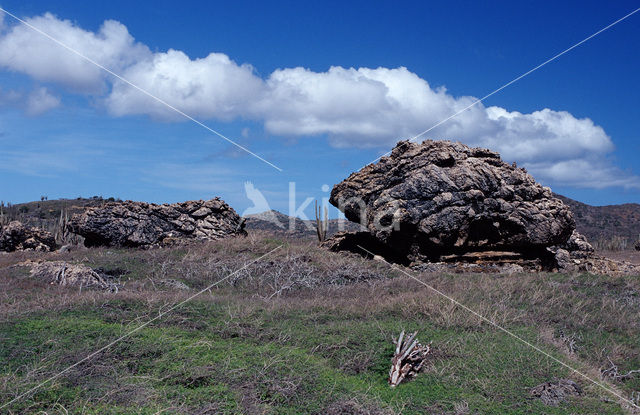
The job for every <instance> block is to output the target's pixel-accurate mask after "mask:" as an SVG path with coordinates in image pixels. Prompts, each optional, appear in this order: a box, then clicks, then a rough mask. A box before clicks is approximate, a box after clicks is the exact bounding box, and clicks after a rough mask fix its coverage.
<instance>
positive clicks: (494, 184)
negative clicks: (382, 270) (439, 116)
mask: <svg viewBox="0 0 640 415" xmlns="http://www.w3.org/2000/svg"><path fill="white" fill-rule="evenodd" d="M330 202H331V203H332V204H333V205H334V206H336V207H338V208H339V209H340V210H341V211H342V212H344V214H345V216H346V217H347V218H348V219H350V220H351V221H354V222H360V223H361V224H363V225H364V226H365V227H366V228H367V230H368V232H365V233H360V234H355V233H350V234H342V235H337V236H336V237H334V239H333V240H330V241H329V242H328V243H327V245H328V246H329V247H331V248H333V249H341V248H340V246H343V247H345V246H350V247H352V246H354V245H358V242H359V241H360V242H361V243H362V244H363V245H365V246H364V247H369V248H371V249H372V250H373V251H375V252H374V253H375V254H379V255H383V256H385V257H387V258H390V259H392V260H394V261H397V262H406V263H409V262H414V261H418V262H428V261H446V260H453V259H455V258H456V257H457V256H464V255H466V254H468V253H469V252H489V253H490V257H492V258H499V257H501V256H506V257H511V256H513V254H516V255H519V256H521V257H523V258H525V259H531V258H543V260H544V258H546V260H552V257H553V255H551V253H550V251H548V250H547V249H546V248H548V247H551V246H558V245H562V244H564V243H565V242H567V240H568V239H569V237H570V236H571V235H572V233H573V231H574V229H575V223H574V220H573V216H572V214H571V211H570V210H569V208H568V207H567V206H566V205H565V204H564V203H562V201H560V200H559V199H557V198H555V197H553V195H552V193H551V190H550V189H549V188H546V187H543V186H541V185H540V184H538V183H536V181H535V180H534V179H533V177H531V175H529V174H527V172H526V171H525V170H524V169H521V168H518V167H516V166H515V164H513V165H511V164H508V163H505V162H504V161H502V160H501V159H500V155H499V154H498V153H495V152H493V151H490V150H487V149H482V148H471V147H468V146H466V145H464V144H461V143H452V142H448V141H431V140H429V141H425V142H423V143H422V144H414V143H411V142H408V141H401V142H399V143H398V144H397V145H396V147H395V148H394V149H393V151H392V152H391V154H390V155H389V156H388V157H383V158H382V159H380V161H379V162H378V163H375V164H370V165H368V166H366V167H364V168H363V169H362V170H360V171H358V172H355V173H353V174H351V175H350V176H349V177H348V178H347V179H346V180H344V181H343V182H341V183H339V184H337V185H336V186H335V187H334V188H333V190H332V192H331V199H330Z"/></svg>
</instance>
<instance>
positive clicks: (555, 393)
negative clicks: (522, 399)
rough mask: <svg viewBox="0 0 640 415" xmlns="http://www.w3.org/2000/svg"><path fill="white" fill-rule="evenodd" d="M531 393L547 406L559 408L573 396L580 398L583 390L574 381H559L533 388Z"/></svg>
mask: <svg viewBox="0 0 640 415" xmlns="http://www.w3.org/2000/svg"><path fill="white" fill-rule="evenodd" d="M529 393H531V396H533V397H535V398H539V399H540V400H541V401H542V402H543V403H544V404H545V405H549V406H558V405H559V404H561V403H563V402H565V401H567V400H568V399H570V398H571V397H572V396H580V395H581V394H582V388H581V387H580V386H579V385H578V384H577V383H575V382H574V381H572V380H569V379H558V380H553V381H550V382H545V383H542V384H540V385H538V386H536V387H534V388H532V389H531V390H530V391H529Z"/></svg>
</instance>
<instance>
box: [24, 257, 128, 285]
mask: <svg viewBox="0 0 640 415" xmlns="http://www.w3.org/2000/svg"><path fill="white" fill-rule="evenodd" d="M23 265H29V266H31V276H32V277H34V278H38V279H41V280H44V281H46V282H48V283H49V284H52V285H61V286H70V287H82V288H85V287H86V288H97V289H102V290H109V291H112V292H117V291H118V285H117V284H116V283H114V282H112V281H109V279H108V278H107V277H106V275H104V274H102V275H101V274H99V273H98V272H97V271H96V270H94V269H91V268H89V267H88V266H86V265H82V264H70V263H67V262H64V261H45V262H34V263H30V264H26V263H25V264H23Z"/></svg>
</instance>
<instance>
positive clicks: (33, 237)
mask: <svg viewBox="0 0 640 415" xmlns="http://www.w3.org/2000/svg"><path fill="white" fill-rule="evenodd" d="M55 247H56V240H55V238H54V237H53V235H52V234H51V232H48V231H45V230H44V229H39V228H31V227H28V226H25V225H23V224H22V223H21V222H18V221H13V222H9V223H8V224H7V225H5V226H0V251H6V252H13V251H43V252H48V251H51V250H53V249H55Z"/></svg>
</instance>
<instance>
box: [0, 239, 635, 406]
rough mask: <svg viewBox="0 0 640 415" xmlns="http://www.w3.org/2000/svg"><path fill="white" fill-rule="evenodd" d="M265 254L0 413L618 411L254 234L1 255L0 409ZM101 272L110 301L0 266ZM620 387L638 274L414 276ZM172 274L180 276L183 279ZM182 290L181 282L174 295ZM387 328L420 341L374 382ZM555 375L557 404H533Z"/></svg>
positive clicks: (363, 282) (557, 371) (426, 310)
mask: <svg viewBox="0 0 640 415" xmlns="http://www.w3.org/2000/svg"><path fill="white" fill-rule="evenodd" d="M281 244H282V245H283V247H282V248H280V249H279V250H277V251H276V252H274V253H273V254H272V255H270V256H268V257H266V258H264V259H262V260H259V261H258V262H256V263H255V264H253V265H250V266H249V267H247V268H246V269H244V270H243V271H241V272H239V273H237V274H234V275H233V276H232V277H231V278H229V279H228V280H227V281H225V283H224V284H221V285H220V286H217V287H215V288H214V289H211V290H209V291H207V292H205V293H204V294H202V295H201V296H199V297H197V298H196V299H194V300H192V301H190V302H188V303H186V304H185V305H183V306H181V307H179V308H178V309H176V310H175V311H173V312H171V313H169V314H167V315H165V316H164V317H163V318H162V319H159V320H157V321H155V322H154V323H152V324H150V325H148V326H146V327H145V328H143V329H141V330H140V331H138V332H136V333H135V334H133V335H131V336H130V337H128V338H126V339H124V340H122V341H120V342H118V343H117V344H115V345H114V346H113V347H111V348H109V349H107V350H105V351H104V352H102V353H100V354H98V355H96V356H95V357H93V358H92V359H90V360H88V361H86V362H84V363H82V364H80V365H77V366H76V367H74V368H72V369H71V370H69V371H68V372H66V373H64V374H63V375H62V376H60V377H58V378H56V379H55V380H53V381H52V382H50V383H47V384H45V385H43V386H42V387H41V388H40V389H38V390H37V391H36V392H35V393H34V394H33V395H29V396H26V397H24V398H23V399H21V400H19V401H17V402H15V403H12V404H11V405H9V406H7V407H5V408H3V409H1V410H0V413H8V414H18V413H20V414H22V413H43V414H44V413H46V414H158V413H162V414H218V413H222V414H241V413H246V414H399V413H402V414H424V413H428V414H622V413H631V409H630V408H629V406H628V405H625V404H624V403H622V402H621V401H620V399H617V398H616V397H615V396H614V395H612V394H610V393H608V392H606V391H604V390H603V389H601V388H599V387H597V386H595V385H593V384H590V383H589V382H588V381H586V380H585V379H584V378H582V377H580V376H579V375H576V374H573V373H571V371H570V370H569V369H566V368H564V367H563V366H561V365H559V364H558V363H556V362H554V361H553V360H551V359H549V358H548V357H545V356H544V355H543V354H541V353H539V352H537V351H535V350H533V349H532V348H531V347H529V346H527V345H525V344H523V343H521V342H518V341H517V340H515V339H514V338H512V337H510V336H508V335H507V334H505V333H503V332H501V331H499V330H496V329H495V328H493V327H492V326H490V325H488V324H486V323H483V322H482V321H481V320H480V319H478V318H477V317H475V316H473V315H472V314H470V313H468V312H467V311H465V310H462V309H460V308H459V307H457V306H455V304H453V303H452V302H451V301H449V300H447V299H444V298H442V297H440V296H437V295H436V294H434V293H433V291H431V290H429V289H428V288H427V287H425V286H424V285H422V284H420V283H418V282H416V281H414V280H413V279H411V278H408V277H406V276H405V275H403V274H402V273H400V272H398V271H394V270H392V269H391V268H390V267H389V266H387V265H386V264H384V263H380V262H377V261H371V260H366V259H363V258H360V257H355V256H346V255H341V254H333V253H328V252H326V251H324V250H321V249H319V248H317V247H316V246H315V244H313V243H312V242H300V241H297V242H295V241H286V240H278V239H274V238H272V237H270V236H268V235H254V236H250V237H248V238H240V239H231V240H225V241H221V242H213V243H203V244H198V245H193V246H189V247H177V248H166V249H153V250H118V249H89V250H84V249H83V250H75V251H72V252H67V253H51V254H36V253H14V254H6V255H1V256H0V405H3V404H5V403H6V402H9V401H11V400H12V399H14V398H15V397H17V396H19V395H20V394H21V393H23V392H25V391H27V390H29V389H30V388H31V387H33V386H35V385H38V384H39V383H40V382H42V381H44V380H46V379H47V378H49V377H50V376H52V375H54V374H56V373H58V372H59V371H61V370H62V369H65V368H67V367H69V366H70V365H72V364H74V363H76V362H77V361H79V360H80V359H82V358H84V357H85V356H87V355H89V354H90V353H92V352H93V351H95V350H97V349H99V348H100V347H102V346H104V345H106V344H108V343H109V342H111V341H112V340H114V339H116V338H118V337H119V336H121V335H123V334H125V333H127V332H129V331H130V330H132V329H134V328H136V327H137V326H139V325H140V324H142V323H144V322H146V321H148V320H149V319H151V318H153V317H154V316H157V315H158V313H159V312H162V311H163V310H167V309H168V308H170V307H171V306H172V305H174V304H177V303H179V302H180V301H182V300H184V299H186V298H188V297H189V296H191V295H193V294H194V293H196V292H197V291H198V290H201V289H203V288H206V287H207V286H208V285H210V284H211V283H213V282H215V281H217V280H218V279H220V278H223V277H225V276H227V275H229V274H230V273H231V272H233V271H235V270H237V269H239V268H241V267H242V266H243V265H245V264H247V263H249V262H250V261H252V260H253V259H255V258H258V257H259V256H260V255H261V254H263V253H266V252H268V251H269V250H271V249H273V248H275V247H277V246H279V245H281ZM38 258H46V259H51V260H53V259H55V260H65V261H69V262H78V263H84V264H87V265H89V266H91V267H94V268H98V267H99V268H102V269H103V270H105V271H107V272H111V273H112V274H114V275H121V274H122V275H121V276H120V277H118V278H119V282H120V284H122V288H121V289H120V291H119V292H118V293H107V292H99V291H95V290H86V289H84V290H78V288H68V287H59V286H53V285H50V284H48V283H45V282H43V281H37V280H34V279H33V278H32V277H30V276H29V273H28V268H26V267H21V266H14V265H15V264H18V263H20V262H21V261H25V260H27V259H38ZM415 275H416V276H417V277H418V278H419V279H420V280H421V281H424V282H425V283H427V284H429V285H431V286H433V287H435V288H437V289H439V290H441V291H443V292H445V293H447V294H449V295H451V296H452V297H454V298H455V299H456V300H458V301H460V302H461V303H463V304H465V305H467V306H468V307H470V308H472V309H474V310H476V311H477V312H479V313H480V314H482V315H484V316H486V317H488V318H490V319H492V320H494V321H495V322H496V323H498V324H500V325H502V326H504V327H506V328H508V329H509V330H511V331H513V332H514V333H515V334H517V335H518V336H520V337H522V338H524V339H526V340H527V341H529V342H531V343H533V344H535V345H537V346H538V347H540V348H541V349H543V350H544V351H546V352H547V353H549V354H551V355H552V356H554V357H556V358H558V359H560V360H562V361H564V362H566V363H567V364H569V365H571V366H573V367H574V368H576V369H578V370H580V371H581V372H582V373H584V374H586V375H588V376H589V377H591V378H592V379H595V380H597V381H598V382H602V383H603V384H604V385H606V386H607V387H609V388H612V389H613V390H615V391H617V392H618V393H619V394H621V395H622V396H625V397H628V398H630V399H637V396H638V392H637V391H640V373H638V374H637V373H633V372H632V373H631V374H629V375H628V376H625V375H627V373H628V372H629V371H632V370H635V369H639V368H640V277H636V278H607V277H601V276H594V275H587V274H576V275H559V274H523V275H511V276H506V275H495V274H484V275H479V274H465V275H438V274H415ZM180 283H182V284H180ZM185 286H186V287H185ZM401 330H418V332H419V335H418V337H419V339H420V340H421V341H422V342H423V343H428V342H431V345H432V348H433V353H432V355H431V356H430V360H429V362H428V365H427V366H426V367H425V368H424V369H423V371H422V372H421V373H420V374H419V375H418V376H417V377H416V378H415V380H412V381H410V382H406V383H403V384H401V385H400V386H399V387H397V388H396V389H391V388H389V386H388V385H387V383H386V378H387V375H388V370H389V366H390V358H391V354H392V349H393V345H392V343H391V338H392V337H393V336H397V335H398V333H399V332H400V331H401ZM561 378H568V379H572V380H574V381H575V382H577V383H578V384H579V385H580V386H581V387H582V389H583V393H582V395H580V396H575V397H571V398H569V399H568V400H566V401H565V402H563V403H560V404H559V405H558V406H547V405H545V404H544V403H542V402H541V401H540V400H539V399H536V398H534V397H532V396H531V394H530V392H529V391H530V389H531V388H532V387H534V386H536V385H538V384H540V383H543V382H546V381H551V380H554V379H561Z"/></svg>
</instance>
